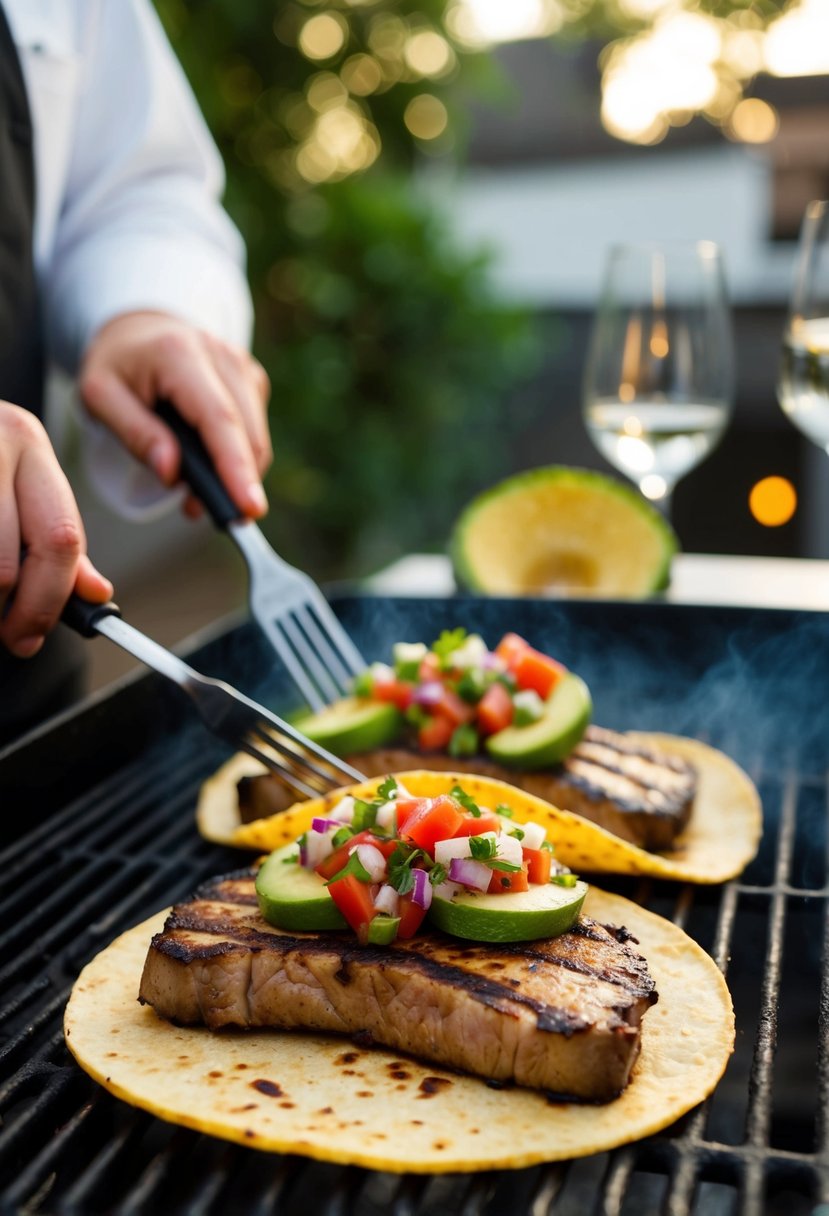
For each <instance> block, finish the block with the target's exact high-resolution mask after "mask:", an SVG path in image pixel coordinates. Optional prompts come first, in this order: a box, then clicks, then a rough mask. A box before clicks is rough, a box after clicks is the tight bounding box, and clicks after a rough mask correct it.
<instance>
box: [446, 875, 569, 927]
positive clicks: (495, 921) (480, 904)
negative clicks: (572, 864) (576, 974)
mask: <svg viewBox="0 0 829 1216" xmlns="http://www.w3.org/2000/svg"><path fill="white" fill-rule="evenodd" d="M586 894H587V883H586V882H581V881H577V882H576V885H575V886H574V887H561V886H559V885H558V884H557V883H545V884H544V885H543V886H541V885H539V886H535V885H533V886H531V887H530V888H529V890H528V891H510V892H508V893H507V894H504V895H490V894H488V893H487V892H476V891H461V892H459V893H458V894H456V895H455V896H454V897H453V898H452V899H443V898H442V896H440V895H435V896H434V897H433V899H432V904H431V907H430V908H429V913H428V917H429V920H430V921H431V923H432V924H433V925H434V926H435V927H436V928H438V929H442V930H443V932H444V933H450V934H451V935H452V936H453V937H464V938H467V939H469V940H470V941H476V942H529V941H534V940H536V939H537V938H540V937H558V935H559V934H560V933H566V932H567V930H568V929H570V928H572V926H573V925H574V924H575V922H576V920H577V919H578V915H579V912H580V911H581V906H582V904H583V903H584V897H585V895H586Z"/></svg>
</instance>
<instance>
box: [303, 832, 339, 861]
mask: <svg viewBox="0 0 829 1216" xmlns="http://www.w3.org/2000/svg"><path fill="white" fill-rule="evenodd" d="M333 852H334V844H333V837H332V835H331V834H329V833H328V832H306V834H305V861H304V862H303V863H302V864H303V865H304V866H305V868H306V870H315V869H316V868H317V866H318V865H319V864H320V862H321V861H325V859H326V857H330V856H331V854H332V853H333Z"/></svg>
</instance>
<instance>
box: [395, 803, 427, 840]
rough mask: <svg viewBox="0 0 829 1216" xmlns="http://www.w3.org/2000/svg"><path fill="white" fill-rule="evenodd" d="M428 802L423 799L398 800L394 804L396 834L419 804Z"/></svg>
mask: <svg viewBox="0 0 829 1216" xmlns="http://www.w3.org/2000/svg"><path fill="white" fill-rule="evenodd" d="M426 801H428V799H425V798H400V799H398V800H397V801H396V802H395V804H394V805H395V807H396V808H397V830H398V832H399V831H400V829H401V828H402V827H403V824H404V823H405V822H406V820H407V819H408V818H409V816H410V815H412V814H413V813H414V812H415V811H416V810H417V808H418V807H419V806H420V805H421V803H423V802H426Z"/></svg>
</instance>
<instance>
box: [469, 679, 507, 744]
mask: <svg viewBox="0 0 829 1216" xmlns="http://www.w3.org/2000/svg"><path fill="white" fill-rule="evenodd" d="M514 713H515V707H514V706H513V703H512V697H511V696H510V695H509V691H508V690H507V689H506V688H505V687H504V685H503V684H501V683H499V682H498V681H496V683H494V684H490V686H489V688H488V689H487V690H486V692H485V693H484V695H483V696H482V697H481V699H480V701H479V702H478V707H477V717H478V729H479V730H480V732H481V734H482V735H494V734H495V732H496V731H499V730H504V728H505V727H507V726H509V724H510V722H512V718H513V714H514Z"/></svg>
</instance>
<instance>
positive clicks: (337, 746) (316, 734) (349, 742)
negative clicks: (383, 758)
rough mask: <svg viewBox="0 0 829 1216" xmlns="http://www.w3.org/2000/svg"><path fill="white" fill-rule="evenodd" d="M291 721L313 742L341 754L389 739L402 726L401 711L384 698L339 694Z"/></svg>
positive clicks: (383, 742)
mask: <svg viewBox="0 0 829 1216" xmlns="http://www.w3.org/2000/svg"><path fill="white" fill-rule="evenodd" d="M294 725H295V726H296V728H297V730H299V731H302V733H303V735H306V736H307V737H308V738H309V739H311V740H313V742H314V743H319V744H321V746H322V747H324V748H326V749H327V750H328V751H330V752H334V754H335V755H338V756H345V755H348V754H349V753H351V752H370V751H372V750H373V749H374V748H375V747H384V746H385V745H386V744H387V743H392V742H393V741H394V740H395V739H396V738H398V736H399V735H400V732H401V730H402V728H403V715H402V714H401V712H400V710H399V709H397V708H396V706H394V705H389V704H388V703H387V702H382V701H370V700H368V699H367V698H365V697H343V699H342V700H341V701H335V702H334V703H333V704H332V705H326V707H325V709H321V710H320V711H319V713H316V714H310V715H309V716H308V717H307V718H300V719H299V720H298V721H296V722H295V723H294Z"/></svg>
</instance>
